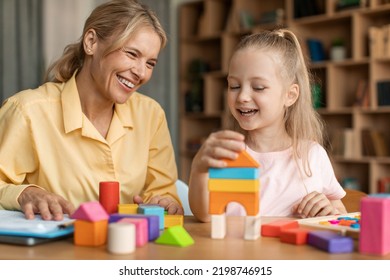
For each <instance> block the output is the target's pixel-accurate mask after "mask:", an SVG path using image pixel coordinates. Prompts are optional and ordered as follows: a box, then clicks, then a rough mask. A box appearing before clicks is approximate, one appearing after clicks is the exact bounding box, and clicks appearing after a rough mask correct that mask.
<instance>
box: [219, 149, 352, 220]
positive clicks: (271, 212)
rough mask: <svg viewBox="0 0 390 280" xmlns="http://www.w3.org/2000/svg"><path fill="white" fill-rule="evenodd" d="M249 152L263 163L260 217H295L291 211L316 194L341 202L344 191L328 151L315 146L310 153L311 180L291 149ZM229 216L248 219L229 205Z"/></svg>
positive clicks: (233, 204) (237, 207)
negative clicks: (305, 197) (335, 173)
mask: <svg viewBox="0 0 390 280" xmlns="http://www.w3.org/2000/svg"><path fill="white" fill-rule="evenodd" d="M247 152H248V153H249V154H250V155H251V156H252V157H253V158H254V159H255V160H257V161H258V162H259V163H260V167H259V173H260V215H261V216H292V215H293V213H292V211H291V210H292V207H293V206H294V205H295V204H297V203H299V202H300V201H301V200H302V198H303V197H304V196H306V195H307V194H308V193H311V192H313V191H317V192H321V193H324V194H325V195H326V196H327V197H328V198H329V199H341V198H342V197H344V195H345V191H344V189H343V188H342V187H341V185H340V183H339V182H338V181H337V179H336V177H335V175H334V171H333V167H332V165H331V162H330V159H329V157H328V154H327V153H326V151H325V149H324V148H323V147H322V146H321V145H319V144H318V143H313V145H311V148H310V151H309V158H308V160H309V163H310V168H311V171H312V176H311V177H308V176H307V175H305V172H304V171H303V169H302V168H301V170H302V171H301V172H300V171H299V169H298V166H297V163H296V161H295V160H294V158H293V155H292V148H289V149H287V150H284V151H280V152H270V153H258V152H255V151H252V150H251V149H249V148H248V147H247ZM226 215H229V216H245V215H246V212H245V209H244V207H243V206H241V204H239V203H237V202H230V203H229V204H228V206H227V209H226Z"/></svg>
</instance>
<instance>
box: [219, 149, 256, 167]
mask: <svg viewBox="0 0 390 280" xmlns="http://www.w3.org/2000/svg"><path fill="white" fill-rule="evenodd" d="M224 161H225V162H226V163H227V166H228V167H259V166H260V165H259V163H258V162H257V161H256V160H254V159H253V158H252V157H251V156H250V155H249V154H248V152H247V151H245V150H243V151H242V152H241V153H239V154H238V158H236V159H235V160H230V159H224Z"/></svg>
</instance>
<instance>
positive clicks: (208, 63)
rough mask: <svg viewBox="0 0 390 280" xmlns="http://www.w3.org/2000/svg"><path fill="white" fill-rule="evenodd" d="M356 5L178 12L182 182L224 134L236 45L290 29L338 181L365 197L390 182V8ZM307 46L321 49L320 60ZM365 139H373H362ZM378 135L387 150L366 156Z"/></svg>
mask: <svg viewBox="0 0 390 280" xmlns="http://www.w3.org/2000/svg"><path fill="white" fill-rule="evenodd" d="M347 2H348V3H347ZM352 2H354V1H337V0H328V1H327V0H310V1H309V0H275V1H256V0H200V1H193V2H189V3H183V4H181V5H180V7H179V18H180V22H179V26H180V31H179V36H180V38H179V52H180V53H179V55H180V57H179V64H180V65H179V68H180V74H179V104H180V144H179V146H180V151H179V154H180V158H179V166H180V178H181V179H182V180H183V181H185V182H188V176H189V171H190V167H191V162H192V158H193V156H194V155H195V153H196V151H197V149H198V148H199V146H200V145H201V143H202V141H203V140H204V139H205V138H206V137H207V136H208V135H209V134H210V133H211V132H213V131H216V130H219V129H221V128H224V127H226V123H227V117H226V115H227V113H226V112H225V106H224V94H225V90H226V74H227V67H228V61H229V58H230V56H231V54H232V52H233V49H234V47H235V45H236V44H237V43H238V41H239V40H240V38H241V37H242V36H243V35H245V34H250V33H253V32H258V31H259V30H263V29H273V28H276V27H287V28H289V29H291V30H293V31H294V32H295V33H296V34H297V36H298V37H299V39H300V40H301V44H302V46H303V48H304V51H305V53H306V54H307V57H308V59H309V67H310V71H311V74H312V76H313V80H314V83H315V84H316V89H317V90H316V92H317V94H318V96H317V102H316V103H317V110H318V112H319V113H320V114H321V116H322V117H323V119H324V120H325V123H326V129H327V134H328V138H329V141H328V144H327V145H326V147H325V148H326V149H327V150H328V152H329V154H330V156H331V159H332V162H333V166H334V169H335V172H336V176H337V178H338V179H339V181H340V183H341V184H342V185H345V186H349V187H352V188H358V189H359V190H361V191H364V192H366V193H376V192H377V191H378V184H379V182H380V180H382V179H383V178H387V177H389V176H390V154H389V150H390V105H389V104H388V103H387V102H388V98H389V95H390V92H387V90H386V88H387V82H389V81H390V28H388V26H390V3H388V2H389V1H385V0H371V1H363V0H361V1H355V2H356V3H355V4H353V3H352ZM305 3H306V4H305ZM351 3H352V4H351ZM347 4H348V5H347ZM351 5H352V6H351ZM271 15H274V20H272V16H271ZM262 16H264V17H265V18H261V17H262ZM378 30H379V31H381V32H378ZM388 30H389V31H388ZM378 33H380V35H375V34H378ZM386 38H388V39H386ZM309 40H314V41H316V42H319V44H318V43H316V44H317V46H318V45H319V46H320V48H321V49H320V51H322V53H321V56H320V59H319V60H318V59H316V56H314V55H313V53H312V51H313V50H312V49H311V48H309V44H308V43H307V42H308V41H309ZM378 42H379V43H378ZM387 42H388V43H387ZM378 44H379V46H378ZM336 45H337V47H339V46H342V47H343V48H344V49H343V52H342V54H341V56H339V55H338V56H337V59H336V56H334V55H333V54H332V55H331V52H332V50H333V47H336ZM381 50H382V51H381ZM332 58H333V59H332ZM194 63H198V67H195V68H196V69H197V71H198V74H199V75H198V76H199V77H200V80H197V81H196V79H192V78H191V77H192V76H191V75H190V73H193V72H191V70H190V69H191V67H190V66H191V65H193V64H194ZM199 65H200V66H199ZM379 92H381V93H379ZM386 98H387V99H386ZM383 100H384V101H383ZM386 100H387V101H386ZM197 102H199V104H197ZM367 131H369V132H370V133H368V134H369V135H371V134H372V135H374V136H372V137H366V136H364V135H366V134H367V133H366V132H367ZM378 135H379V137H380V141H379V142H378V141H376V140H375V141H376V143H382V144H381V149H380V151H382V152H377V153H376V152H372V153H367V149H368V148H367V141H368V140H370V141H372V142H374V140H372V139H377V138H378ZM363 138H364V139H363ZM371 138H372V139H371ZM363 140H364V141H363ZM371 145H374V143H371ZM383 146H384V147H383ZM378 149H379V148H378ZM378 149H377V150H378ZM383 151H385V152H383ZM351 182H354V184H352V185H351Z"/></svg>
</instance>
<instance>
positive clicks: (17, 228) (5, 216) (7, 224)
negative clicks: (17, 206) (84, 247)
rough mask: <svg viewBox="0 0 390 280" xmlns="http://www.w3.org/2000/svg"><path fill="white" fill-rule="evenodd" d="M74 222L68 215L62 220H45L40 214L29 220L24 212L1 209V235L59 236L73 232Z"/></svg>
mask: <svg viewBox="0 0 390 280" xmlns="http://www.w3.org/2000/svg"><path fill="white" fill-rule="evenodd" d="M73 222H74V220H73V219H70V218H69V217H68V216H67V215H65V217H64V219H63V220H62V221H45V220H43V219H42V218H41V217H40V215H36V216H35V219H34V220H27V219H26V218H25V217H24V214H23V213H22V212H19V211H8V210H0V235H5V236H26V237H38V238H46V239H47V238H58V237H61V236H68V235H71V234H73V232H74V227H73V225H72V223H73Z"/></svg>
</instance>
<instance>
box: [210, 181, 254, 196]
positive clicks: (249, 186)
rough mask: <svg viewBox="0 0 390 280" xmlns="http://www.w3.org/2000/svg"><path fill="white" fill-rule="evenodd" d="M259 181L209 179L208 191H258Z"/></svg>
mask: <svg viewBox="0 0 390 280" xmlns="http://www.w3.org/2000/svg"><path fill="white" fill-rule="evenodd" d="M259 185H260V181H259V180H258V179H255V180H232V179H209V184H208V188H209V191H210V192H240V193H253V192H258V191H259Z"/></svg>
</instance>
